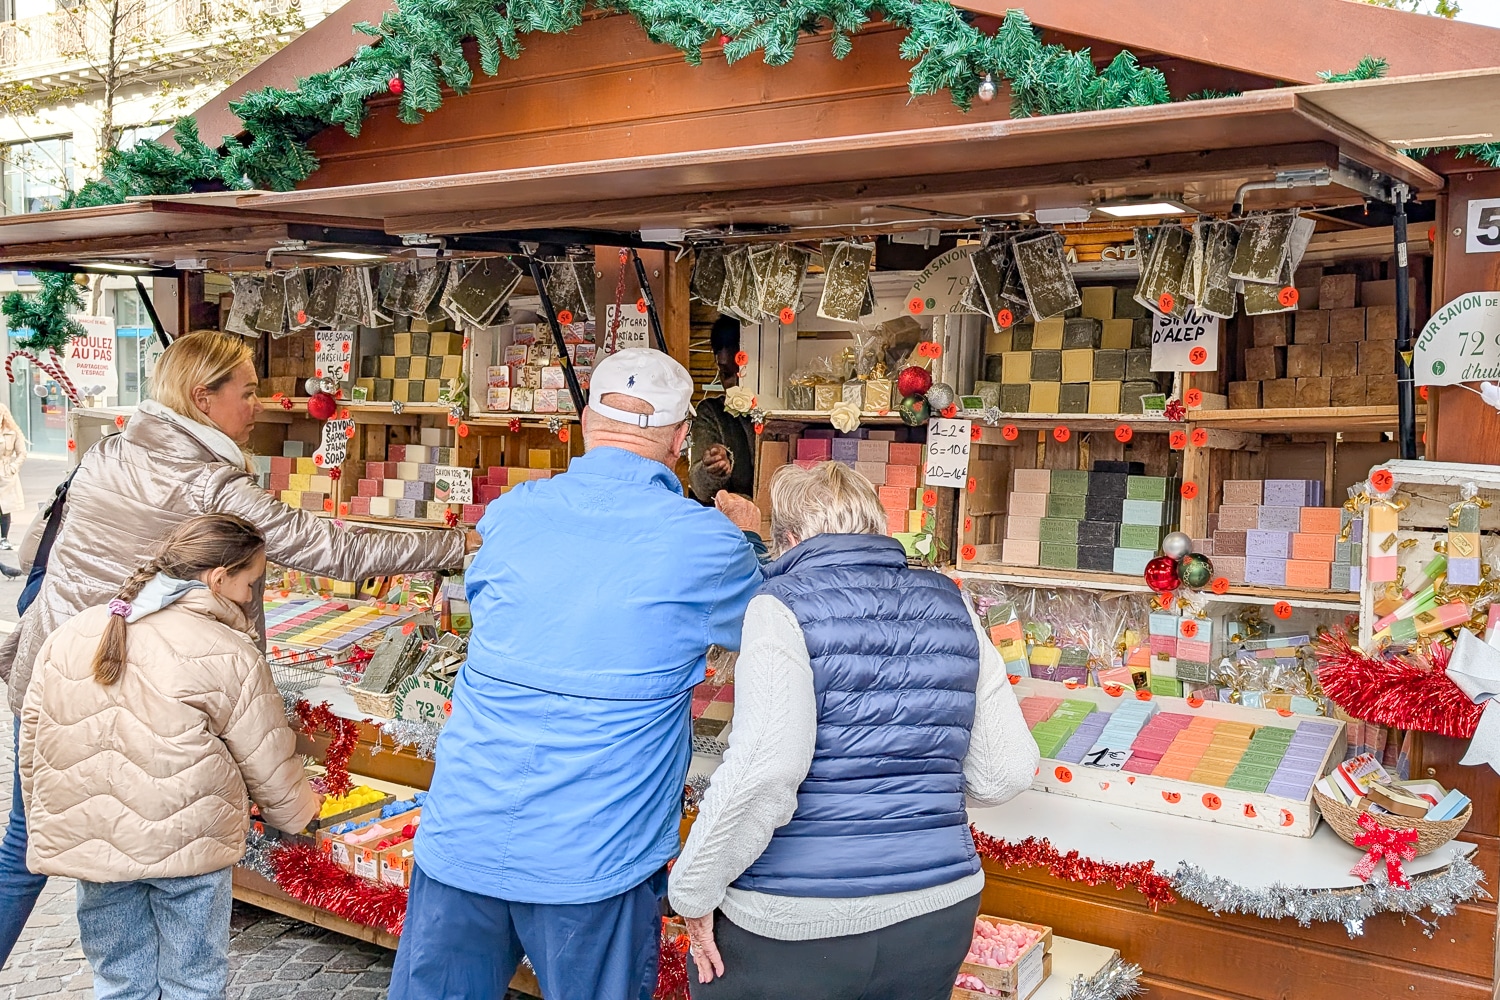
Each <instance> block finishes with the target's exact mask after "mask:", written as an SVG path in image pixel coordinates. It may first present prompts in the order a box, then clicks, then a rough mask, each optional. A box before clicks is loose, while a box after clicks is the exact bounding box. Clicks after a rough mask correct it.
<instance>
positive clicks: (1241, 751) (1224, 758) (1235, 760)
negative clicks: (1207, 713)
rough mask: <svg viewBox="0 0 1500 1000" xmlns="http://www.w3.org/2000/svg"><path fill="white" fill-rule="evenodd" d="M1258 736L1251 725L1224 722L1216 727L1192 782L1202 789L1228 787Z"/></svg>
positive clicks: (1195, 769)
mask: <svg viewBox="0 0 1500 1000" xmlns="http://www.w3.org/2000/svg"><path fill="white" fill-rule="evenodd" d="M1254 732H1255V727H1254V726H1252V725H1251V724H1250V723H1248V722H1224V721H1220V722H1219V723H1218V724H1217V725H1216V726H1214V729H1213V735H1212V736H1211V737H1210V738H1209V741H1208V746H1207V747H1206V748H1205V749H1204V751H1203V756H1202V757H1201V758H1200V759H1199V761H1198V766H1197V767H1196V768H1194V769H1193V774H1192V777H1191V779H1190V780H1192V781H1195V782H1197V783H1198V784H1200V785H1214V786H1217V787H1219V788H1223V787H1225V786H1226V785H1227V783H1228V782H1229V776H1230V775H1231V774H1233V773H1234V769H1235V768H1236V767H1238V766H1239V763H1240V758H1241V757H1243V756H1244V755H1245V750H1246V749H1248V748H1249V746H1250V737H1251V736H1252V735H1253V734H1254Z"/></svg>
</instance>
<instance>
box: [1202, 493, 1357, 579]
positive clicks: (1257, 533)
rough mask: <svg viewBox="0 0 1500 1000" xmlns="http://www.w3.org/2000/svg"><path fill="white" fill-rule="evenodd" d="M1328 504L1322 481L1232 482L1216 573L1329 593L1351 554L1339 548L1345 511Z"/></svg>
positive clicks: (1221, 513)
mask: <svg viewBox="0 0 1500 1000" xmlns="http://www.w3.org/2000/svg"><path fill="white" fill-rule="evenodd" d="M1322 501H1323V483H1322V481H1321V480H1317V479H1267V480H1257V479H1246V480H1226V481H1225V482H1224V492H1223V503H1222V504H1221V505H1220V507H1219V510H1218V514H1217V519H1216V520H1215V521H1214V526H1215V530H1214V532H1213V551H1214V567H1215V569H1216V570H1217V571H1218V572H1219V573H1220V574H1222V575H1223V576H1224V577H1225V578H1227V579H1228V580H1229V581H1230V582H1231V583H1247V584H1251V585H1255V586H1265V587H1298V588H1302V589H1305V590H1327V589H1329V586H1330V585H1331V583H1332V582H1333V567H1334V565H1335V564H1336V563H1338V562H1339V561H1340V559H1341V558H1342V559H1347V558H1348V557H1349V555H1350V552H1349V551H1348V550H1341V549H1340V548H1339V535H1340V530H1341V518H1342V511H1341V509H1340V508H1338V507H1321V506H1319V504H1321V503H1322ZM1345 565H1348V563H1347V562H1345Z"/></svg>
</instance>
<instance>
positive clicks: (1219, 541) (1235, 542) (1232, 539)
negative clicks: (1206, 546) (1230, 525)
mask: <svg viewBox="0 0 1500 1000" xmlns="http://www.w3.org/2000/svg"><path fill="white" fill-rule="evenodd" d="M1245 538H1246V536H1245V532H1243V531H1226V530H1225V529H1223V528H1220V529H1219V530H1218V531H1215V532H1214V552H1216V553H1218V554H1219V555H1221V556H1242V555H1244V554H1245Z"/></svg>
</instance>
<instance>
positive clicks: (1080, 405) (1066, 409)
mask: <svg viewBox="0 0 1500 1000" xmlns="http://www.w3.org/2000/svg"><path fill="white" fill-rule="evenodd" d="M1088 411H1089V384H1088V383H1087V382H1079V383H1066V382H1065V383H1063V385H1062V389H1061V390H1060V391H1059V393H1058V401H1057V412H1058V413H1087V412H1088Z"/></svg>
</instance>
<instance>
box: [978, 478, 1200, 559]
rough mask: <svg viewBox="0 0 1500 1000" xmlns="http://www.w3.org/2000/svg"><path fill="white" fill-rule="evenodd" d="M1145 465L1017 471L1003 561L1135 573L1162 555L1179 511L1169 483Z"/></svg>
mask: <svg viewBox="0 0 1500 1000" xmlns="http://www.w3.org/2000/svg"><path fill="white" fill-rule="evenodd" d="M1142 472H1143V469H1142V467H1141V466H1140V465H1139V464H1138V463H1129V462H1106V461H1100V462H1095V463H1094V468H1093V469H1092V470H1090V471H1087V472H1084V471H1080V470H1074V469H1016V470H1015V472H1014V473H1013V475H1012V480H1011V493H1010V498H1009V504H1008V508H1007V511H1008V513H1007V516H1006V521H1005V537H1004V542H1003V545H1002V549H1001V553H1002V554H1001V559H1002V561H1003V562H1005V563H1006V564H1008V565H1013V566H1045V567H1048V568H1050V569H1085V570H1093V571H1097V572H1119V573H1130V574H1132V575H1134V574H1138V573H1140V572H1141V571H1142V570H1144V569H1145V565H1146V563H1147V562H1148V561H1149V560H1150V559H1151V558H1152V557H1153V556H1154V555H1155V554H1156V550H1157V546H1158V545H1159V544H1160V543H1161V539H1162V536H1163V535H1164V534H1165V532H1166V530H1167V527H1168V525H1169V524H1170V522H1171V518H1172V517H1173V516H1174V515H1175V512H1176V509H1175V507H1173V506H1172V505H1171V504H1170V503H1169V502H1168V500H1167V497H1168V495H1169V483H1168V480H1166V479H1164V478H1161V477H1156V476H1146V475H1142V474H1141V473H1142Z"/></svg>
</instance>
